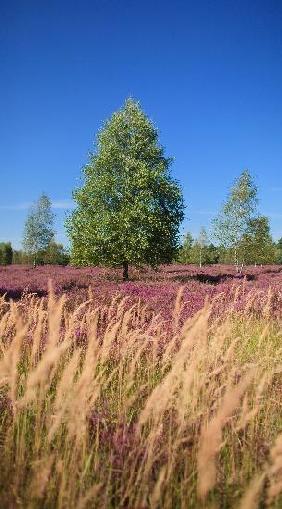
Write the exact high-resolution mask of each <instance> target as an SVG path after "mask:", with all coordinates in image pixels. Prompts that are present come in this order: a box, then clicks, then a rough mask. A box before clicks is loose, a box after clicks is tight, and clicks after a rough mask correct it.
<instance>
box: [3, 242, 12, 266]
mask: <svg viewBox="0 0 282 509" xmlns="http://www.w3.org/2000/svg"><path fill="white" fill-rule="evenodd" d="M12 261H13V248H12V245H11V242H0V265H10V264H11V263H12Z"/></svg>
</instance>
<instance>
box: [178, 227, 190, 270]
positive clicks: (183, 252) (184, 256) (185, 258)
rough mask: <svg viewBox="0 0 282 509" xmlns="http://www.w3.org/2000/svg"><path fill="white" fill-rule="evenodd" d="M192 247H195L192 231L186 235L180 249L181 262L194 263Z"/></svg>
mask: <svg viewBox="0 0 282 509" xmlns="http://www.w3.org/2000/svg"><path fill="white" fill-rule="evenodd" d="M192 248H193V237H192V235H191V233H189V232H187V233H186V234H185V236H184V239H183V243H182V246H181V248H180V251H179V257H178V259H179V261H180V262H181V263H192V258H191V255H192Z"/></svg>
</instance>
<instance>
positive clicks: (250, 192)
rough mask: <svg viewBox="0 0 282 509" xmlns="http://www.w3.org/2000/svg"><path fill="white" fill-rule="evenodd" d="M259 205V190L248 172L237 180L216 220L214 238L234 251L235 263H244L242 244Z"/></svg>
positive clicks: (244, 172)
mask: <svg viewBox="0 0 282 509" xmlns="http://www.w3.org/2000/svg"><path fill="white" fill-rule="evenodd" d="M256 203H257V188H256V186H255V184H254V182H253V179H252V177H251V175H250V173H249V171H248V170H245V171H243V173H242V174H241V175H240V177H239V178H238V179H236V180H235V182H234V185H233V187H232V188H231V190H230V192H229V195H228V198H227V200H226V202H225V203H224V205H223V207H222V210H221V212H220V213H219V215H218V217H217V218H216V219H215V220H214V236H215V238H216V239H217V240H218V242H219V244H220V245H221V246H223V247H225V248H226V249H232V251H233V256H234V263H235V265H236V267H237V270H238V266H239V263H242V262H243V260H242V253H241V252H240V244H241V240H242V238H243V235H244V234H245V232H246V231H247V228H248V224H249V221H250V219H251V218H252V217H253V216H254V212H255V209H256Z"/></svg>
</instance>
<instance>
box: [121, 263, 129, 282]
mask: <svg viewBox="0 0 282 509" xmlns="http://www.w3.org/2000/svg"><path fill="white" fill-rule="evenodd" d="M122 266H123V280H124V281H127V280H128V262H123V264H122Z"/></svg>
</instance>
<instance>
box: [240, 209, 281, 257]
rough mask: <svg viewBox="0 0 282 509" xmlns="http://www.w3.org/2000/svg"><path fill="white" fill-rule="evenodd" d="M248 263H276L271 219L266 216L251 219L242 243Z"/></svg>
mask: <svg viewBox="0 0 282 509" xmlns="http://www.w3.org/2000/svg"><path fill="white" fill-rule="evenodd" d="M241 248H242V252H243V255H244V262H245V263H247V264H252V263H253V264H255V265H257V264H266V263H274V261H275V247H274V243H273V240H272V237H271V234H270V227H269V220H268V218H267V217H265V216H259V217H255V218H253V219H250V221H249V223H248V227H247V230H246V232H245V234H244V235H243V238H242V244H241Z"/></svg>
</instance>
